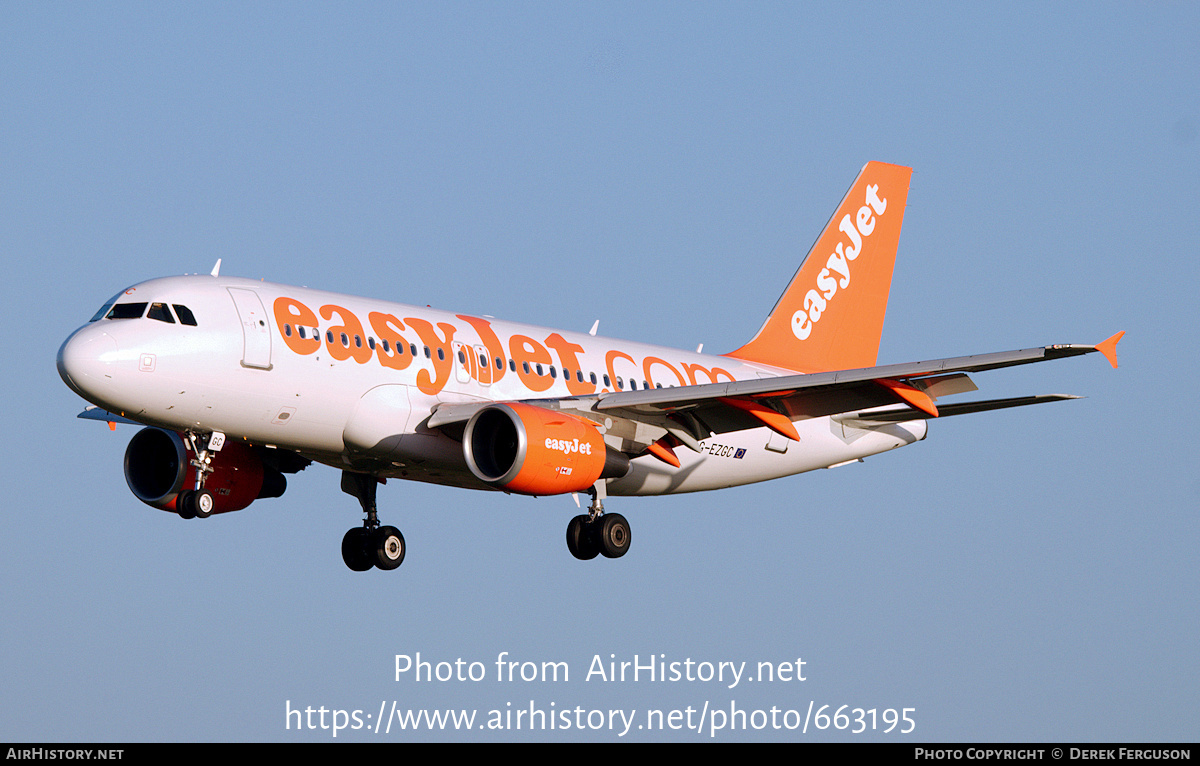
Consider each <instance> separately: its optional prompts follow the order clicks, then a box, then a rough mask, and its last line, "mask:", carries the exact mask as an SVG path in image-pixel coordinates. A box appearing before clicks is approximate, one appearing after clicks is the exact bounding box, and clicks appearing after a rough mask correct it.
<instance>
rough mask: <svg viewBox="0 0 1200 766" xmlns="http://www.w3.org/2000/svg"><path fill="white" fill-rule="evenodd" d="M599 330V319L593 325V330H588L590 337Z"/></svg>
mask: <svg viewBox="0 0 1200 766" xmlns="http://www.w3.org/2000/svg"><path fill="white" fill-rule="evenodd" d="M598 329H600V320H599V319H597V320H596V321H595V322H594V323H592V329H590V330H588V335H595V334H596V330H598Z"/></svg>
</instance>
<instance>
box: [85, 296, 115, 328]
mask: <svg viewBox="0 0 1200 766" xmlns="http://www.w3.org/2000/svg"><path fill="white" fill-rule="evenodd" d="M116 302H117V299H116V298H113V299H112V300H111V301H107V302H105V304H104V305H103V306H101V307H100V310H99V311H97V312H96V313H95V315H93V316H92V318H91V319H89V320H88V321H89V322H99V321H100V320H101V319H103V318H104V315H105V314H107V313H108V311H109V309H111V308H112V307H113V304H114V303H116Z"/></svg>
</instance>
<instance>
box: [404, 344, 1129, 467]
mask: <svg viewBox="0 0 1200 766" xmlns="http://www.w3.org/2000/svg"><path fill="white" fill-rule="evenodd" d="M1122 335H1124V333H1123V332H1122V333H1117V334H1116V335H1113V336H1112V337H1110V338H1108V339H1107V340H1104V341H1102V342H1101V343H1098V344H1096V345H1094V346H1085V345H1054V346H1044V347H1041V348H1030V349H1023V350H1020V351H1001V352H997V353H991V354H976V355H973V356H960V357H951V358H947V359H933V360H929V361H924V362H909V363H905V364H892V365H883V366H879V367H866V368H862V369H857V370H839V371H836V372H822V373H814V374H807V375H786V376H782V377H775V378H761V379H755V380H739V381H732V382H727V383H707V384H703V385H695V386H682V387H677V388H656V389H650V390H643V391H617V392H611V393H605V394H599V395H596V396H584V397H568V398H560V399H534V400H529V401H528V402H526V403H528V404H533V405H536V406H539V407H543V408H545V409H549V410H557V411H566V412H571V413H573V414H576V415H578V416H581V417H583V418H585V419H588V420H592V421H596V422H600V421H608V422H610V423H612V425H609V426H606V435H607V438H606V441H609V442H610V443H612V442H614V441H619V443H620V446H617V445H615V444H614V445H613V446H614V447H615V448H616V449H619V450H620V451H622V452H625V453H626V454H640V453H643V452H645V451H647V450H649V451H650V452H651V453H652V454H655V455H657V456H659V457H661V458H663V459H664V460H666V461H667V462H671V463H673V462H675V461H674V460H672V459H671V458H673V454H672V453H671V452H670V448H671V447H672V446H675V445H676V444H682V445H685V446H687V447H689V448H691V449H695V450H699V448H700V446H699V442H700V440H702V439H705V438H708V437H709V436H710V435H712V434H721V433H727V432H729V431H740V430H744V429H748V428H757V427H761V426H764V425H765V426H767V427H769V428H771V429H773V430H775V431H776V432H778V433H780V434H782V435H784V436H786V437H788V438H789V439H794V440H795V439H798V438H799V436H798V434H797V432H796V429H795V427H794V426H793V425H792V423H793V422H794V421H798V420H804V419H807V418H816V417H825V416H830V415H832V416H837V417H838V419H839V420H843V421H859V422H862V423H886V422H897V421H905V420H916V419H923V418H931V417H939V416H948V415H960V414H966V413H971V412H983V411H986V410H994V409H1002V408H1006V407H1020V406H1025V405H1029V404H1038V403H1042V402H1048V401H1060V400H1063V399H1072V398H1077V397H1072V396H1068V395H1064V394H1054V395H1048V396H1027V397H1018V398H1012V399H993V400H985V401H978V402H968V403H963V404H952V405H948V406H943V407H941V408H939V407H938V406H937V405H936V404H935V403H934V400H935V399H937V398H938V397H940V396H946V395H949V394H957V393H964V392H967V391H974V390H976V387H975V385H974V383H973V382H971V380H970V378H969V377H968V376H967V374H966V373H971V372H983V371H987V370H996V369H1000V368H1003V367H1014V366H1017V365H1022V364H1033V363H1035V362H1046V361H1050V360H1052V359H1063V358H1066V357H1071V356H1080V355H1082V354H1090V353H1092V352H1095V351H1099V352H1101V353H1103V354H1104V355H1105V357H1106V358H1107V359H1108V360H1109V362H1110V363H1111V364H1112V366H1113V367H1116V366H1117V357H1116V344H1117V341H1119V340H1120V339H1121V336H1122ZM487 406H490V403H479V404H465V405H463V404H457V405H455V404H450V405H446V404H443V405H438V407H436V408H435V409H434V412H433V414H432V415H431V416H430V418H429V421H428V422H427V424H426V425H427V426H428V427H430V428H444V427H447V426H451V425H453V424H458V423H462V422H464V421H466V420H468V419H470V417H471V416H472V415H474V414H475V412H477V411H478V410H480V409H482V408H484V407H487ZM879 408H883V409H879Z"/></svg>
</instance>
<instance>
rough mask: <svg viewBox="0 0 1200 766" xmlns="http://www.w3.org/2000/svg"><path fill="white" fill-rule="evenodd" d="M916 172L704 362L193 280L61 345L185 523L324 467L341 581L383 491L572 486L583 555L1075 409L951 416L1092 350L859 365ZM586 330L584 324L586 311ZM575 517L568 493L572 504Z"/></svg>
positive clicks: (80, 380) (397, 556)
mask: <svg viewBox="0 0 1200 766" xmlns="http://www.w3.org/2000/svg"><path fill="white" fill-rule="evenodd" d="M911 174H912V169H911V168H908V167H902V166H898V165H889V164H885V163H881V162H870V163H868V164H867V165H865V166H864V167H863V169H862V171H861V172H860V173H859V175H858V177H857V178H856V179H855V181H854V183H853V185H852V186H851V187H850V190H849V191H848V192H847V193H846V195H845V197H844V198H843V199H842V201H841V203H840V204H839V205H838V207H837V209H836V211H835V212H834V214H833V217H832V218H830V220H829V222H828V224H827V225H826V226H825V228H824V230H823V231H822V232H821V234H820V236H819V237H818V238H817V240H816V242H815V244H814V245H813V246H812V248H811V249H810V250H809V251H808V254H807V255H806V257H805V258H804V260H803V261H802V262H801V265H800V267H799V269H798V270H797V271H796V273H795V275H794V276H793V277H792V280H791V281H790V283H789V284H788V285H787V288H786V289H785V290H784V292H783V295H782V296H781V297H780V298H779V300H778V301H777V302H776V304H775V306H774V308H773V309H772V310H771V311H770V312H769V314H768V315H767V318H766V321H765V322H764V324H763V325H762V328H761V329H760V330H759V331H758V333H757V334H756V335H755V336H754V337H753V338H752V339H751V340H750V341H749V342H748V343H746V344H745V345H743V346H741V347H740V348H738V349H735V350H733V351H730V352H728V353H725V354H721V355H711V354H703V353H700V349H697V351H696V352H688V351H682V350H676V349H670V348H663V347H658V346H653V345H647V344H643V343H634V342H630V341H624V340H615V339H610V338H604V337H599V336H597V335H596V325H593V326H592V328H591V331H590V332H587V333H583V332H569V331H567V330H556V329H551V328H543V327H535V326H531V325H526V324H517V323H513V322H504V321H500V320H497V319H494V318H492V317H487V316H473V315H468V314H460V313H454V312H447V311H439V310H435V309H432V308H427V307H426V308H421V307H416V306H409V305H402V304H397V303H392V302H388V301H383V300H376V299H371V298H359V297H352V296H349V295H340V294H334V293H330V292H322V291H319V290H312V289H308V288H303V287H293V286H288V285H282V284H273V283H269V282H263V281H254V280H250V279H241V278H232V277H227V276H221V275H220V266H221V262H220V260H218V261H217V263H216V266H215V267H214V268H213V270H212V272H211V273H210V274H199V275H189V276H176V277H166V278H161V279H152V280H149V281H146V282H141V283H138V284H135V285H134V286H132V287H129V288H127V289H125V290H122V291H121V292H119V293H117V294H116V295H115V296H114V297H113V298H111V299H109V300H108V301H106V302H105V303H104V304H103V306H101V308H100V310H99V311H97V312H96V314H95V316H93V317H92V319H91V321H89V322H88V323H87V324H85V325H83V326H82V327H80V328H79V329H78V330H76V331H75V332H74V333H73V334H71V335H70V336H69V337H68V338H67V339H66V341H65V342H64V343H63V345H62V347H61V348H60V349H59V351H58V358H57V366H58V371H59V374H60V375H61V377H62V379H63V381H64V382H66V384H67V385H68V386H69V387H70V388H71V389H72V390H73V391H75V392H76V393H78V394H79V395H80V396H81V397H83V398H84V399H86V400H87V401H89V402H90V403H91V404H92V405H94V406H92V407H89V408H88V409H86V410H85V411H84V412H83V413H82V414H81V415H80V417H83V418H88V419H94V420H100V421H107V422H108V423H109V427H110V428H112V429H115V424H116V423H118V422H120V423H132V424H138V425H142V426H144V427H143V428H142V430H140V431H138V432H137V433H136V434H135V435H134V437H133V438H132V439H131V440H130V442H129V445H128V447H127V449H126V452H125V464H124V472H125V478H126V481H127V483H128V485H129V488H130V490H132V492H133V494H134V495H135V496H136V497H137V498H138V499H139V500H141V501H142V502H144V503H146V504H148V505H150V506H152V507H154V508H158V509H161V510H164V511H168V512H171V513H175V514H177V515H179V516H180V517H182V518H195V517H208V516H211V515H212V514H216V513H225V512H230V511H237V510H241V509H243V508H246V507H247V506H249V505H250V504H251V503H252V502H254V501H255V500H258V499H262V498H270V497H278V496H280V495H282V494H283V492H284V490H285V488H286V486H287V482H286V477H285V475H286V474H293V473H296V472H297V471H300V470H302V469H304V468H306V467H307V466H309V465H311V464H312V463H314V462H316V463H323V464H325V465H328V466H331V467H334V468H337V469H340V470H341V472H342V474H341V488H342V490H343V491H345V492H346V493H348V494H350V495H352V496H353V497H355V498H356V499H357V500H358V502H359V505H360V506H361V509H362V512H363V513H364V514H365V518H364V520H363V522H362V525H361V526H357V527H354V528H352V529H350V530H349V531H348V532H347V533H346V535H345V537H344V538H343V540H342V558H343V560H344V562H345V564H346V566H348V567H349V568H350V569H351V570H354V571H367V570H370V569H372V568H378V569H382V570H391V569H395V568H397V567H398V566H400V564H401V563H402V562H403V560H404V556H405V552H406V543H405V541H404V537H403V535H402V534H401V533H400V531H399V530H398V529H396V528H395V527H393V526H388V525H383V524H381V523H380V521H379V517H378V513H377V507H376V494H377V487H378V485H379V484H381V483H384V482H385V481H386V480H387V479H411V480H415V481H424V482H432V483H436V484H443V485H449V486H454V487H464V488H468V489H479V490H493V491H503V492H509V493H517V494H522V495H532V496H549V495H566V494H575V493H587V494H588V495H589V496H590V498H591V505H590V506H589V507H588V512H587V513H580V514H577V515H575V516H574V517H573V518H572V519H571V520H570V522H569V523H568V525H567V535H566V536H567V547H568V550H569V551H570V553H571V554H572V555H573V556H575V557H576V558H578V559H581V560H588V559H593V558H596V557H597V556H598V555H603V556H604V557H607V558H619V557H621V556H623V555H625V553H626V552H627V551H628V550H629V546H630V541H631V538H632V535H631V530H630V525H629V522H628V521H627V520H626V519H625V517H624V516H622V515H620V514H618V513H606V512H605V510H604V500H605V499H606V498H608V497H610V496H627V495H661V494H671V493H682V492H698V491H704V490H714V489H721V488H725V487H733V486H738V485H743V484H749V483H752V482H760V481H766V480H769V479H776V478H780V477H784V476H790V475H793V474H798V473H803V472H806V471H812V470H815V469H819V468H833V467H837V466H841V465H845V464H849V463H853V462H861V461H862V460H863V459H864V458H866V457H869V456H871V455H875V454H878V453H881V452H886V451H888V450H892V449H895V448H897V447H903V446H906V445H909V444H912V443H914V442H917V441H920V440H922V439H924V438H925V436H926V433H927V427H928V421H929V420H931V419H936V418H942V417H948V416H953V415H961V414H967V413H975V412H983V411H988V410H996V409H1003V408H1007V407H1018V406H1025V405H1030V404H1038V403H1043V402H1049V401H1057V400H1063V399H1073V398H1078V397H1074V396H1068V395H1063V394H1052V395H1040V396H1022V397H1015V398H1004V399H988V400H979V401H969V402H960V403H945V402H940V401H939V400H940V399H942V397H946V396H950V395H955V394H962V393H968V392H971V391H976V390H978V389H977V387H976V386H975V384H974V382H973V381H972V380H971V378H970V376H969V374H970V373H975V372H983V371H987V370H993V369H998V368H1002V367H1009V366H1013V365H1022V364H1030V363H1034V362H1042V361H1048V360H1051V359H1061V358H1065V357H1070V356H1078V355H1081V354H1088V353H1091V352H1094V351H1099V352H1101V353H1102V354H1104V356H1105V357H1106V358H1107V359H1108V360H1109V363H1110V364H1111V365H1112V366H1113V367H1114V368H1115V367H1116V366H1117V358H1116V345H1117V342H1118V341H1119V340H1120V339H1121V337H1122V335H1123V334H1124V333H1117V334H1115V335H1113V336H1111V337H1109V338H1108V339H1107V340H1104V341H1102V342H1101V343H1098V344H1096V345H1094V346H1088V345H1050V346H1044V347H1040V348H1031V349H1024V350H1019V351H1008V352H999V353H988V354H978V355H973V356H964V357H954V358H945V359H935V360H931V361H923V362H912V363H903V364H890V365H884V366H876V358H877V355H878V351H879V342H880V337H881V334H882V329H883V321H884V315H885V312H886V309H887V301H888V292H889V290H890V287H891V279H892V271H893V266H894V263H895V259H896V251H897V247H898V242H899V236H900V227H901V223H902V221H903V217H904V210H905V205H906V202H907V198H908V189H909V180H910V176H911ZM597 324H598V322H597ZM576 504H577V505H578V497H577V496H576Z"/></svg>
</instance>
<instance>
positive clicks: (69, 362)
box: [58, 325, 117, 403]
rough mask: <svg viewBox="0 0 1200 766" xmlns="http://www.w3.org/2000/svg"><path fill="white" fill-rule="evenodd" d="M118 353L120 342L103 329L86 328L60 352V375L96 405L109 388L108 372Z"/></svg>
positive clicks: (90, 326)
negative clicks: (118, 343)
mask: <svg viewBox="0 0 1200 766" xmlns="http://www.w3.org/2000/svg"><path fill="white" fill-rule="evenodd" d="M116 352H117V342H116V340H114V339H113V337H112V336H111V335H109V334H108V333H106V332H104V330H103V329H102V328H100V327H97V326H95V325H88V326H86V327H82V328H80V329H79V330H77V331H76V332H75V333H74V334H72V335H71V337H69V338H67V339H66V341H64V342H63V344H62V347H61V348H59V349H58V374H59V375H60V376H61V377H62V379H63V382H64V383H66V384H67V385H68V386H70V388H71V390H72V391H74V392H75V393H77V394H79V395H80V396H82V397H83V398H84V399H87V400H88V401H90V402H93V403H96V400H97V399H98V398H102V396H103V394H104V392H105V391H107V390H108V388H109V384H110V381H111V378H110V377H109V375H108V374H106V369H107V367H108V365H109V364H110V363H111V362H112V361H113V360H114V357H115V356H116Z"/></svg>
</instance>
